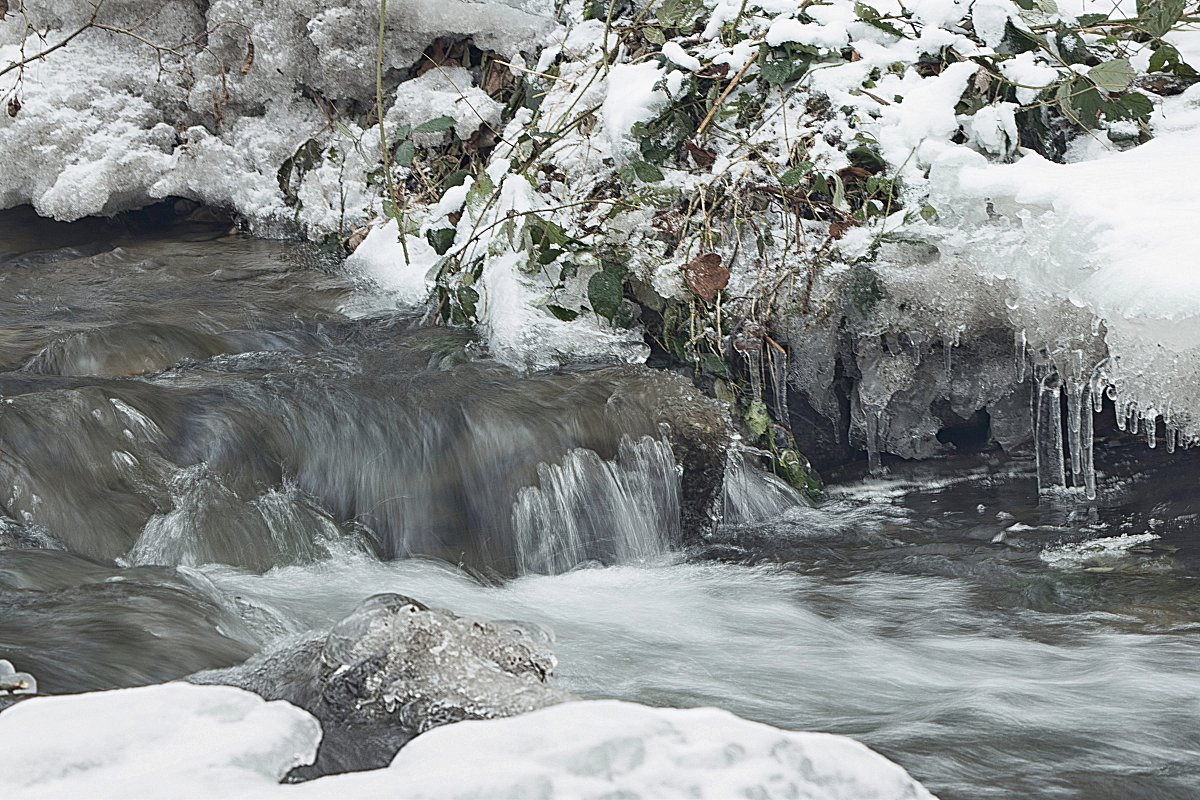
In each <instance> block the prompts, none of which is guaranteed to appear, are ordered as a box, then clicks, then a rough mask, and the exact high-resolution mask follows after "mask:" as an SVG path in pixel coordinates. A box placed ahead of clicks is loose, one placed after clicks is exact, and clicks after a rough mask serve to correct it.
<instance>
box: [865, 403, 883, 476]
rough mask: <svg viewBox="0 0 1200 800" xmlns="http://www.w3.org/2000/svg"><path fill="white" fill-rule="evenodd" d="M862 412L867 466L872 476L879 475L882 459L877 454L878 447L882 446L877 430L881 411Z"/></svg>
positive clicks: (867, 409)
mask: <svg viewBox="0 0 1200 800" xmlns="http://www.w3.org/2000/svg"><path fill="white" fill-rule="evenodd" d="M863 411H864V412H865V414H864V416H865V417H866V422H867V466H868V468H869V469H870V470H871V474H872V475H879V474H881V473H882V472H883V459H882V458H881V457H880V454H879V451H880V445H881V444H883V442H882V441H881V437H880V430H879V427H880V426H879V423H880V421H881V420H882V418H883V409H882V408H878V409H876V408H865V409H863Z"/></svg>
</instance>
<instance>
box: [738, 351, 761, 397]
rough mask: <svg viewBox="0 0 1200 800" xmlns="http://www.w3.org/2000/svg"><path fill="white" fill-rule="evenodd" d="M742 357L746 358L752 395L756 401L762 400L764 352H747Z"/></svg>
mask: <svg viewBox="0 0 1200 800" xmlns="http://www.w3.org/2000/svg"><path fill="white" fill-rule="evenodd" d="M742 355H743V356H745V358H746V372H748V373H750V395H751V397H753V398H754V399H755V400H761V399H762V385H763V374H762V373H763V364H762V350H754V351H753V352H751V351H749V350H745V351H743V352H742Z"/></svg>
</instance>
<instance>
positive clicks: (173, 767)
mask: <svg viewBox="0 0 1200 800" xmlns="http://www.w3.org/2000/svg"><path fill="white" fill-rule="evenodd" d="M320 738H321V728H320V726H319V725H318V724H317V721H316V720H315V719H313V718H312V717H310V716H309V715H308V714H307V713H305V712H304V711H301V710H300V709H298V708H296V707H295V706H292V705H289V704H287V703H284V702H281V701H277V702H273V703H268V702H266V701H264V700H263V699H262V698H260V697H259V696H258V695H256V694H251V693H250V692H246V691H243V690H241V689H234V688H231V687H225V686H222V687H208V686H204V687H200V686H192V685H190V684H185V683H169V684H165V685H162V686H150V687H144V688H139V689H120V690H117V691H111V692H95V693H91V694H80V695H62V696H58V697H43V698H36V699H33V700H27V701H25V702H23V703H18V704H17V705H15V706H13V707H12V708H9V709H8V710H6V711H5V712H4V713H2V714H0V741H3V742H4V747H3V748H0V795H3V796H4V797H5V798H11V800H17V798H21V799H22V800H24V798H30V799H31V800H32V798H63V797H123V798H142V797H144V798H153V797H161V796H162V795H163V793H164V792H168V793H170V794H172V795H174V796H179V797H183V796H197V797H198V796H201V795H209V794H210V793H214V794H211V795H210V796H221V797H234V796H247V792H248V790H249V792H253V791H254V787H261V788H268V787H273V786H274V784H275V783H276V781H278V780H279V778H281V777H282V776H283V775H284V774H286V773H287V771H288V770H290V769H291V768H292V767H295V766H298V765H300V764H305V763H308V762H309V761H311V760H312V758H313V757H314V756H315V755H316V750H317V742H318V741H319V740H320Z"/></svg>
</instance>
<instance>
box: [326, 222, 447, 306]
mask: <svg viewBox="0 0 1200 800" xmlns="http://www.w3.org/2000/svg"><path fill="white" fill-rule="evenodd" d="M405 247H407V250H408V254H407V256H406V255H405ZM438 258H439V256H438V254H437V252H436V251H435V250H434V249H433V248H432V247H430V246H429V242H427V241H426V240H425V237H423V236H412V235H408V236H406V237H405V244H404V245H402V244H401V243H400V225H399V223H397V222H396V220H394V219H389V220H388V221H387V222H385V223H384V224H383V225H380V226H376V227H373V228H371V232H370V233H368V234H367V238H366V239H364V240H363V241H362V243H361V244H360V245H359V246H358V247H357V249H355V251H354V252H353V253H351V254H350V255H349V257H347V259H346V267H347V269H351V270H358V271H360V272H361V273H362V274H363V275H365V276H367V277H368V278H371V279H372V280H373V281H375V282H376V283H377V284H378V285H379V287H380V288H382V289H383V290H384V291H385V292H386V293H387V294H388V295H390V296H391V297H392V298H393V299H395V301H396V302H397V303H398V304H399V305H404V306H420V305H423V304H424V303H425V301H426V299H427V298H428V297H429V292H430V289H431V288H432V283H431V281H430V280H429V272H430V270H432V269H433V268H434V266H435V265H436V264H437V261H438Z"/></svg>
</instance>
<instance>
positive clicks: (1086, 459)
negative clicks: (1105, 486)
mask: <svg viewBox="0 0 1200 800" xmlns="http://www.w3.org/2000/svg"><path fill="white" fill-rule="evenodd" d="M1081 405H1082V406H1083V409H1084V412H1083V416H1082V418H1081V419H1080V421H1079V422H1080V425H1079V448H1080V451H1081V453H1082V460H1083V463H1082V464H1081V465H1080V466H1081V467H1082V468H1083V469H1082V471H1083V488H1084V492H1085V493H1086V494H1087V499H1088V500H1095V499H1096V462H1095V448H1094V442H1093V433H1092V432H1093V428H1092V424H1093V420H1092V415H1091V414H1089V413H1088V412H1087V407H1088V398H1087V395H1086V393H1085V394H1084V397H1083V402H1082V403H1081ZM1077 485H1078V484H1077Z"/></svg>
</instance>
